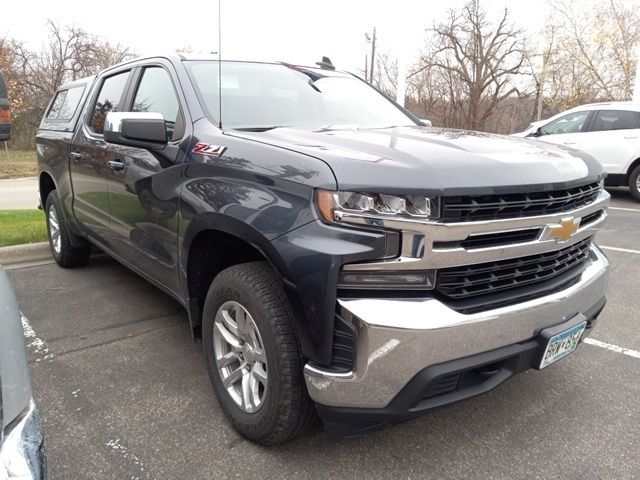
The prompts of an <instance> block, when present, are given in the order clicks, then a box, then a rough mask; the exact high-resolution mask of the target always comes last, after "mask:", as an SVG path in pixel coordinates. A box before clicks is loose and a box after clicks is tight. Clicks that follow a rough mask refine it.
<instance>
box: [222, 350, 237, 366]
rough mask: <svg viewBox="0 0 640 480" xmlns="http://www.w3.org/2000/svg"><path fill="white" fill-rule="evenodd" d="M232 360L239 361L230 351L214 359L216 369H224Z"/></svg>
mask: <svg viewBox="0 0 640 480" xmlns="http://www.w3.org/2000/svg"><path fill="white" fill-rule="evenodd" d="M234 360H238V361H239V359H238V355H237V354H236V353H235V352H233V351H232V352H229V353H226V354H225V355H221V356H220V357H218V358H216V364H217V365H218V368H222V367H226V366H227V365H229V364H230V363H232V362H233V361H234Z"/></svg>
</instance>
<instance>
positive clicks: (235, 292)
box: [202, 262, 317, 445]
mask: <svg viewBox="0 0 640 480" xmlns="http://www.w3.org/2000/svg"><path fill="white" fill-rule="evenodd" d="M202 337H203V344H204V350H205V354H206V357H207V369H208V371H209V378H210V379H211V383H212V385H213V389H214V391H215V394H216V397H217V398H218V402H219V404H220V407H221V408H222V410H223V412H224V414H225V415H226V417H227V419H228V420H229V422H231V424H232V425H233V427H234V428H235V429H236V430H237V431H238V432H239V433H240V434H241V435H243V436H244V437H246V438H248V439H249V440H251V441H254V442H257V443H260V444H263V445H273V444H277V443H282V442H285V441H287V440H290V439H292V438H294V437H296V436H299V435H301V434H302V433H304V432H305V431H307V430H309V429H310V428H311V427H312V426H314V424H315V423H316V419H317V415H316V411H315V406H314V404H313V402H312V401H311V399H310V398H309V394H308V393H307V388H306V386H305V383H304V376H303V373H302V368H303V362H302V357H301V355H300V351H299V348H298V343H297V341H296V337H295V334H294V330H293V316H292V313H291V308H290V306H289V302H288V300H287V298H286V295H285V292H284V290H283V288H282V285H281V283H280V279H279V278H278V277H277V275H276V274H275V273H274V272H273V270H272V269H271V268H270V267H269V266H268V265H267V263H266V262H252V263H245V264H240V265H235V266H232V267H229V268H227V269H225V270H223V271H222V272H220V273H219V274H218V275H217V276H216V278H215V279H214V281H213V282H212V284H211V286H210V287H209V292H208V293H207V298H206V300H205V304H204V312H203V319H202Z"/></svg>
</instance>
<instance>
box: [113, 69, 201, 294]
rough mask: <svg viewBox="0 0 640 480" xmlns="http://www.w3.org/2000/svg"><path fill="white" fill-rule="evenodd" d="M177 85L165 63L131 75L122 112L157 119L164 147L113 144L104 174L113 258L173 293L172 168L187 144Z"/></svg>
mask: <svg viewBox="0 0 640 480" xmlns="http://www.w3.org/2000/svg"><path fill="white" fill-rule="evenodd" d="M177 85H179V84H178V82H177V78H176V77H175V76H174V73H173V67H172V66H171V64H170V63H169V62H165V61H163V60H158V61H157V62H153V63H148V64H144V65H141V66H140V67H138V68H137V69H136V71H135V73H134V76H133V79H132V82H131V86H130V88H129V92H128V94H127V98H126V110H127V111H133V112H154V113H161V114H162V115H163V117H164V119H165V125H166V128H167V135H168V140H169V142H168V145H167V146H166V147H165V148H164V149H163V150H160V151H150V150H146V149H143V148H136V147H130V146H122V145H115V144H112V145H111V146H110V158H109V165H110V168H109V170H108V190H109V205H110V207H111V234H110V235H111V240H112V244H111V248H112V249H113V252H114V253H115V254H116V255H118V256H119V257H120V258H122V259H123V260H125V261H126V262H127V263H129V264H130V265H132V266H133V267H135V268H137V269H139V270H140V271H141V272H142V273H144V274H146V275H148V276H150V277H151V278H152V279H154V280H155V281H156V282H158V283H161V284H162V285H164V286H165V287H167V288H168V289H169V290H171V291H173V292H178V291H179V288H178V269H177V261H178V207H179V194H180V189H179V185H180V184H179V181H178V176H179V171H178V168H176V164H177V163H179V162H180V161H182V156H183V155H184V149H185V148H182V147H186V143H187V142H188V138H187V137H188V136H187V132H186V130H187V128H186V122H185V118H186V110H185V108H184V104H185V102H184V101H183V99H182V97H181V94H180V95H179V91H180V90H179V89H177V88H176V86H177ZM189 131H190V129H189Z"/></svg>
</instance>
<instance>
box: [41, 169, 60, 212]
mask: <svg viewBox="0 0 640 480" xmlns="http://www.w3.org/2000/svg"><path fill="white" fill-rule="evenodd" d="M38 189H39V192H40V193H39V196H40V204H41V205H42V207H43V208H44V206H45V204H46V203H47V197H48V196H49V194H50V193H51V192H52V191H53V190H57V189H58V186H57V185H56V182H55V180H54V179H53V175H51V174H50V173H49V172H47V171H42V172H40V175H39V177H38Z"/></svg>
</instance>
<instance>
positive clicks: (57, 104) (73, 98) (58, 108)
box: [46, 85, 84, 121]
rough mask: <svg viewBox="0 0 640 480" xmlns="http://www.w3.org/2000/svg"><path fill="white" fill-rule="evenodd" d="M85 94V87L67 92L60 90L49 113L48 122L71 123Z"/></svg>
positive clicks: (81, 86) (74, 88)
mask: <svg viewBox="0 0 640 480" xmlns="http://www.w3.org/2000/svg"><path fill="white" fill-rule="evenodd" d="M83 92H84V85H80V86H78V87H72V88H69V89H67V90H60V91H59V92H58V93H56V96H55V98H54V99H53V102H52V103H51V107H50V108H49V111H48V112H47V117H46V118H47V120H57V121H69V120H71V119H72V118H73V117H74V115H75V113H76V110H77V109H78V104H79V103H80V99H81V98H82V93H83Z"/></svg>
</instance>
